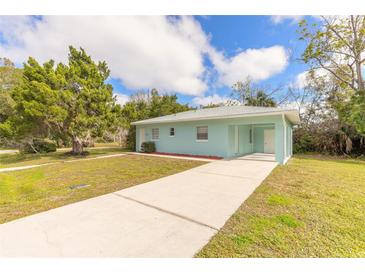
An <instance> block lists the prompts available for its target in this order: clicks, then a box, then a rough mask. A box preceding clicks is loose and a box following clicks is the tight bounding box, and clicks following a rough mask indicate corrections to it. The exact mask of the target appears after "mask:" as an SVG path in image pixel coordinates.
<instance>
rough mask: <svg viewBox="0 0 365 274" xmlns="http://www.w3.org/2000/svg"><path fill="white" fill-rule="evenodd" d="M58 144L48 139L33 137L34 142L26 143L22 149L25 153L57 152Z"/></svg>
mask: <svg viewBox="0 0 365 274" xmlns="http://www.w3.org/2000/svg"><path fill="white" fill-rule="evenodd" d="M56 149H57V147H56V144H55V143H54V142H53V141H51V140H48V139H33V141H32V143H26V144H25V145H24V146H23V148H22V151H23V152H24V153H48V152H55V151H56Z"/></svg>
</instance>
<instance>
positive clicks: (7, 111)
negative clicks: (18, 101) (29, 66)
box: [0, 58, 22, 145]
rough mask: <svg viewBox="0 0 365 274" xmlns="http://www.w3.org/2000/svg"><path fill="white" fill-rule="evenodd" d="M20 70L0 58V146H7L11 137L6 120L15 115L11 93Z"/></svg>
mask: <svg viewBox="0 0 365 274" xmlns="http://www.w3.org/2000/svg"><path fill="white" fill-rule="evenodd" d="M21 77H22V70H21V69H19V68H16V67H15V66H14V63H13V62H11V60H9V59H7V58H0V144H5V145H7V144H8V142H9V138H8V137H10V136H11V126H10V124H9V121H8V119H9V118H10V117H12V116H13V115H14V114H15V109H14V107H15V102H14V100H13V99H12V97H11V92H12V91H13V89H14V88H15V87H16V86H17V85H18V84H19V83H20V81H21Z"/></svg>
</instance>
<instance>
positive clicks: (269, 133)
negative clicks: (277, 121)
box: [264, 129, 275, 153]
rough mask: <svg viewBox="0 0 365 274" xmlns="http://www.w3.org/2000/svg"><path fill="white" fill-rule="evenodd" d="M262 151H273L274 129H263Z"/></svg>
mask: <svg viewBox="0 0 365 274" xmlns="http://www.w3.org/2000/svg"><path fill="white" fill-rule="evenodd" d="M264 153H275V130H274V129H265V130H264Z"/></svg>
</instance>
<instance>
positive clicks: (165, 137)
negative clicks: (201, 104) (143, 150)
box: [136, 115, 290, 163]
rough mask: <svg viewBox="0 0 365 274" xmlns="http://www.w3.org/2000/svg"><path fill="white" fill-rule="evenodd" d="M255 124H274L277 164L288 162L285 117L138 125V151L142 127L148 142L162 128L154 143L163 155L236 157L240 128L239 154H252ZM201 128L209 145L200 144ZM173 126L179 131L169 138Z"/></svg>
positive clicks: (205, 143)
mask: <svg viewBox="0 0 365 274" xmlns="http://www.w3.org/2000/svg"><path fill="white" fill-rule="evenodd" d="M252 124H256V125H259V124H262V125H264V124H272V125H273V126H274V128H275V152H276V153H275V157H276V161H278V162H279V163H283V162H284V159H285V156H284V126H283V120H282V116H281V115H271V116H258V117H244V118H230V119H220V120H205V121H191V122H175V123H160V124H154V125H138V126H137V134H136V138H137V140H136V144H137V147H136V150H137V151H139V150H140V147H139V144H140V143H139V131H140V129H141V128H145V140H146V141H152V128H159V130H160V138H159V140H158V141H154V142H155V143H156V149H157V151H159V152H167V153H181V154H191V155H205V156H220V157H232V156H235V147H234V138H235V137H234V126H236V125H237V126H239V131H240V133H241V134H240V136H241V138H242V139H240V143H242V145H241V146H240V147H239V152H240V154H245V153H250V152H252V148H251V144H250V143H249V135H248V132H249V129H250V127H251V125H252ZM287 124H289V123H287ZM197 126H208V141H207V142H197V140H196V127H197ZM171 127H174V128H175V137H170V136H169V131H170V128H171ZM287 132H288V133H287V134H290V133H289V131H287ZM243 133H247V134H243ZM254 135H255V134H254Z"/></svg>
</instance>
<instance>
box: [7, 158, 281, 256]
mask: <svg viewBox="0 0 365 274" xmlns="http://www.w3.org/2000/svg"><path fill="white" fill-rule="evenodd" d="M276 165H277V163H275V162H270V161H256V160H247V159H246V160H245V159H240V158H238V159H234V160H229V161H224V160H222V161H214V162H211V163H208V164H206V165H203V166H199V167H196V168H193V169H190V170H188V171H184V172H181V173H178V174H174V175H172V176H168V177H164V178H161V179H158V180H155V181H152V182H149V183H146V184H141V185H138V186H134V187H131V188H128V189H124V190H121V191H117V192H115V193H111V194H107V195H103V196H100V197H96V198H93V199H88V200H85V201H82V202H78V203H74V204H71V205H67V206H63V207H60V208H57V209H53V210H50V211H47V212H43V213H39V214H36V215H33V216H30V217H26V218H22V219H18V220H15V221H12V222H9V223H6V224H2V225H0V257H5V256H6V257H9V256H15V257H17V256H23V257H193V256H194V254H195V253H196V252H198V251H199V250H200V249H201V248H202V247H203V246H204V245H205V244H206V243H208V241H209V239H210V238H211V237H212V236H213V235H214V234H215V233H216V232H217V231H218V230H219V229H220V228H221V227H222V226H223V225H224V223H225V222H226V221H227V220H228V218H229V217H230V216H231V215H232V214H233V213H234V212H235V211H236V210H237V208H238V207H239V206H240V205H241V204H242V202H243V201H244V200H245V199H247V197H248V196H250V194H251V193H252V192H253V191H254V190H255V188H256V187H257V186H258V185H260V183H261V182H262V180H263V179H264V178H265V177H266V176H267V175H268V174H269V173H270V172H271V171H272V169H273V168H274V167H275V166H276Z"/></svg>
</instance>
